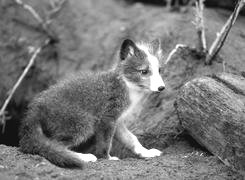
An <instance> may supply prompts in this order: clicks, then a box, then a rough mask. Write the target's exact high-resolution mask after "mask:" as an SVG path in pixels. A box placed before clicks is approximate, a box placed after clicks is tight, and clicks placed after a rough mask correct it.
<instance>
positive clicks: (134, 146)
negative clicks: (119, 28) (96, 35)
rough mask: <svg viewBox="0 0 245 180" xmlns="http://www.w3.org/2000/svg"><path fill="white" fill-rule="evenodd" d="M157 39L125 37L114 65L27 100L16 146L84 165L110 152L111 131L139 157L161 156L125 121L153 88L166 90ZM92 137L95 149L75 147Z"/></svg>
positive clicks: (56, 160)
mask: <svg viewBox="0 0 245 180" xmlns="http://www.w3.org/2000/svg"><path fill="white" fill-rule="evenodd" d="M160 56H161V49H160V42H159V41H158V40H155V41H153V42H151V43H134V42H133V41H132V40H130V39H126V40H124V41H123V43H122V45H121V48H120V50H119V62H118V64H117V66H116V67H115V68H114V69H112V70H110V71H108V72H101V73H83V74H82V73H81V74H76V75H73V76H71V77H69V78H67V79H65V80H63V81H60V82H59V83H57V84H55V85H53V86H51V87H50V88H49V89H47V90H45V91H43V92H42V93H41V94H39V95H38V96H37V97H35V98H34V100H33V101H32V102H31V103H30V104H29V106H28V111H27V114H26V117H25V118H24V119H23V121H22V122H21V126H20V133H19V136H20V149H21V151H22V152H24V153H31V154H39V155H41V156H43V157H45V158H46V159H48V160H49V161H50V162H52V163H54V164H56V165H58V166H60V167H83V165H84V162H91V161H92V162H94V161H96V160H97V158H108V159H111V160H117V159H118V158H117V157H111V156H110V149H111V145H112V139H113V137H115V138H117V139H118V140H119V141H120V142H121V143H122V144H123V145H125V146H126V147H127V148H129V149H130V150H131V151H132V152H134V153H135V154H137V155H138V156H139V157H142V158H150V157H155V156H160V155H161V151H159V150H157V149H150V150H148V149H146V148H144V147H143V146H142V145H141V144H140V142H139V141H138V139H137V137H136V136H135V135H133V134H132V133H131V132H130V131H129V130H128V129H127V127H126V126H125V125H124V121H126V120H127V117H128V115H130V114H131V113H132V112H134V109H136V108H137V106H138V105H139V104H140V103H141V101H142V99H143V98H144V97H145V96H146V95H147V94H149V93H150V92H152V91H155V92H160V91H162V90H164V88H165V84H164V82H163V80H162V77H161V76H160V74H159V58H160ZM91 137H95V145H94V146H95V149H96V150H95V153H94V154H83V153H78V152H75V151H73V150H72V149H73V148H74V147H77V146H78V145H79V144H81V143H85V142H86V141H88V139H89V138H91Z"/></svg>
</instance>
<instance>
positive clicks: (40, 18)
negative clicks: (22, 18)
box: [15, 0, 58, 42]
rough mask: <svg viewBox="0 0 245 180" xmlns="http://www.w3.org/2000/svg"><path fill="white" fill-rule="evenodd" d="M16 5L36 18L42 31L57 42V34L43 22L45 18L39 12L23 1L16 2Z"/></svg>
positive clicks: (17, 0)
mask: <svg viewBox="0 0 245 180" xmlns="http://www.w3.org/2000/svg"><path fill="white" fill-rule="evenodd" d="M15 3H16V4H17V5H19V6H21V7H22V8H23V9H25V10H27V11H28V12H29V13H31V14H32V16H33V17H34V18H35V20H36V21H37V22H38V24H39V25H40V26H41V28H42V30H43V31H44V32H45V33H46V34H47V36H48V37H49V38H50V39H52V40H53V41H55V42H57V41H58V37H57V36H56V35H55V33H54V32H53V31H52V30H51V29H50V28H49V26H48V23H47V22H46V21H44V20H43V18H42V17H41V16H40V15H39V14H38V13H37V11H36V10H35V9H34V8H33V7H32V6H30V5H28V4H25V3H23V1H22V0H15Z"/></svg>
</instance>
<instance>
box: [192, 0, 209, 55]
mask: <svg viewBox="0 0 245 180" xmlns="http://www.w3.org/2000/svg"><path fill="white" fill-rule="evenodd" d="M195 3H196V18H195V22H194V24H195V26H196V29H197V36H198V48H197V49H198V51H199V52H206V51H207V43H206V37H205V26H204V17H203V9H204V0H198V1H196V2H195Z"/></svg>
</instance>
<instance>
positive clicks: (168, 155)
mask: <svg viewBox="0 0 245 180" xmlns="http://www.w3.org/2000/svg"><path fill="white" fill-rule="evenodd" d="M0 149H1V152H0V172H1V174H0V179H1V180H5V179H6V180H7V179H18V180H20V179H22V180H29V179H33V180H34V179H35V180H38V179H59V180H68V179H154V180H155V179H167V180H174V179H186V180H192V179H193V180H194V179H207V180H226V179H227V180H228V179H236V180H242V177H241V176H239V175H238V174H236V173H234V172H232V171H231V170H230V169H229V168H227V167H225V166H224V165H223V164H222V163H221V162H220V161H219V160H218V159H217V158H215V157H214V156H210V154H207V153H205V152H203V151H201V150H200V149H195V148H193V147H191V146H190V145H189V144H187V143H186V142H182V141H180V142H178V143H176V144H174V145H173V146H171V147H169V148H167V149H165V150H164V155H162V156H161V157H157V158H152V159H146V160H144V159H137V158H125V159H122V160H119V161H109V160H99V161H98V162H95V163H88V164H87V165H86V166H85V167H84V169H83V170H70V169H62V168H58V167H56V166H54V165H52V164H51V163H49V162H48V161H47V160H45V159H44V158H42V157H40V156H37V155H35V156H33V155H23V154H22V153H20V152H19V151H18V149H17V148H15V147H6V146H4V145H1V146H0Z"/></svg>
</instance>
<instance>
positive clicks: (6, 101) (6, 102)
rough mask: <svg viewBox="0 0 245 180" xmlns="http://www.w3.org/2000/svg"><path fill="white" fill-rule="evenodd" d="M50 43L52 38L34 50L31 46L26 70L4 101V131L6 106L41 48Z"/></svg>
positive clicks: (0, 115) (1, 117)
mask: <svg viewBox="0 0 245 180" xmlns="http://www.w3.org/2000/svg"><path fill="white" fill-rule="evenodd" d="M49 43H50V39H47V40H46V41H45V42H44V44H43V45H42V46H40V47H38V48H34V50H31V49H33V47H30V48H29V50H30V51H29V52H30V53H32V52H33V54H32V56H31V59H30V60H29V62H28V64H27V66H26V67H25V69H24V71H23V72H22V74H21V75H20V77H19V79H18V80H17V82H16V83H15V85H14V86H13V88H12V89H11V90H10V93H9V95H8V97H7V99H6V100H5V101H4V104H3V106H2V108H1V110H0V124H1V125H3V127H2V133H3V132H4V129H5V123H6V120H7V118H6V108H7V106H8V104H9V102H10V100H11V99H12V97H13V95H14V93H15V91H16V90H17V88H18V87H19V86H20V83H21V82H22V81H23V79H24V77H25V76H26V74H27V73H28V71H29V70H30V68H31V67H32V65H33V64H34V62H35V60H36V57H37V55H38V54H39V53H40V52H41V50H42V49H43V48H44V47H46V46H47V45H48V44H49Z"/></svg>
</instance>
